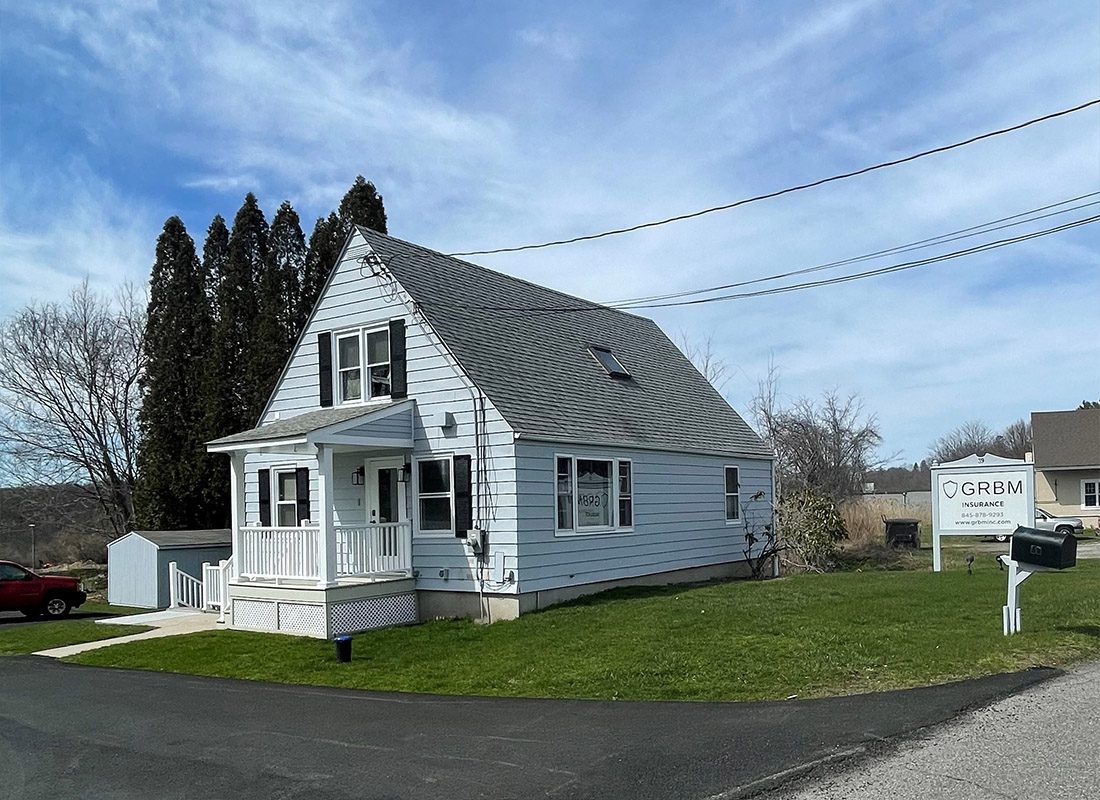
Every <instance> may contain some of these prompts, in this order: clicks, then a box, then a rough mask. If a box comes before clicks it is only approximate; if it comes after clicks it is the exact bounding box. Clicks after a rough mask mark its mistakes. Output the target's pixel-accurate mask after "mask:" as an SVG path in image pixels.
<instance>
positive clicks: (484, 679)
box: [71, 559, 1100, 700]
mask: <svg viewBox="0 0 1100 800" xmlns="http://www.w3.org/2000/svg"><path fill="white" fill-rule="evenodd" d="M990 560H991V559H990ZM1098 589H1100V562H1091V563H1083V564H1082V565H1081V566H1079V567H1077V568H1076V569H1074V570H1070V571H1067V572H1064V573H1051V574H1044V575H1040V576H1037V577H1034V578H1032V579H1031V580H1030V581H1029V582H1028V583H1027V584H1025V586H1024V588H1023V604H1022V606H1023V623H1024V633H1022V634H1019V635H1017V636H1013V637H1011V638H1006V637H1004V636H1002V634H1001V614H1000V611H1001V605H1002V604H1003V602H1004V593H1005V573H1003V572H1000V571H998V570H997V568H996V566H995V565H993V564H992V563H990V564H986V563H985V562H984V561H983V562H979V563H978V565H977V568H976V570H975V574H974V575H973V576H968V575H967V574H966V572H965V570H963V571H953V572H945V573H941V574H938V575H934V574H931V573H930V572H927V571H920V572H917V571H911V572H891V571H882V570H874V571H869V572H856V571H851V572H842V573H832V574H827V575H799V576H794V577H790V578H783V579H780V580H775V581H768V582H749V581H740V582H733V583H724V584H713V585H707V586H700V587H694V588H684V587H663V588H659V589H652V588H650V589H623V590H615V591H612V592H608V593H605V594H603V595H598V596H596V597H593V598H589V599H586V600H581V601H577V602H575V603H572V604H569V605H565V606H559V607H556V608H552V609H549V610H547V611H544V612H541V613H537V614H531V615H527V616H524V617H522V618H520V619H518V620H514V621H511V622H500V623H496V624H494V625H490V626H484V625H475V624H473V623H469V622H456V621H448V622H432V623H428V624H424V625H418V626H413V627H408V628H391V629H386V630H379V631H373V632H369V633H365V634H360V635H358V636H356V637H354V657H353V660H352V662H351V663H350V664H340V663H338V662H336V660H335V658H334V655H333V647H332V644H331V643H330V642H324V641H318V640H312V639H302V638H295V637H289V636H282V635H277V634H259V633H245V632H240V631H211V632H204V633H198V634H192V635H189V636H180V637H173V638H168V639H160V640H155V641H149V642H134V643H126V644H120V645H117V646H114V647H108V648H104V649H101V650H97V651H93V652H89V653H85V654H82V655H79V656H76V657H74V658H73V659H71V660H72V661H75V662H77V663H81V664H95V665H99V666H114V667H129V668H139V669H150V670H162V671H172V672H184V673H190V674H197V675H212V676H222V677H232V678H245V679H252V680H265V681H278V682H284V683H297V684H317V685H325V686H337V687H349V688H356V689H377V690H393V691H410V692H431V693H439V694H477V695H507V696H536V697H576V698H604V699H615V698H617V699H638V700H641V699H668V700H672V699H676V700H757V699H774V698H784V697H788V696H790V695H799V696H802V697H807V696H822V695H834V694H846V693H855V692H863V691H872V690H880V689H892V688H902V687H909V686H917V685H925V684H930V683H938V682H944V681H949V680H953V679H958V678H967V677H975V676H979V675H986V674H991V673H996V672H1003V671H1010V670H1016V669H1022V668H1026V667H1029V666H1033V665H1052V666H1061V665H1067V664H1071V663H1073V662H1075V661H1078V660H1082V659H1085V658H1089V657H1094V656H1096V655H1097V654H1100V591H1098Z"/></svg>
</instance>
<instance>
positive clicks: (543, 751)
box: [0, 657, 1054, 800]
mask: <svg viewBox="0 0 1100 800" xmlns="http://www.w3.org/2000/svg"><path fill="white" fill-rule="evenodd" d="M1052 674H1054V673H1052V672H1051V671H1049V670H1035V671H1031V672H1027V673H1019V674H1016V675H1005V676H996V677H992V678H986V679H981V680H978V681H967V682H963V683H957V684H950V685H947V686H941V687H930V688H926V689H917V690H913V691H909V692H890V693H884V694H879V695H863V696H857V697H845V698H831V699H826V700H807V701H791V702H780V703H725V704H722V703H614V702H590V701H552V700H518V699H489V698H455V697H450V698H448V697H431V696H420V695H400V694H381V693H368V692H354V691H342V690H335V689H316V688H302V687H290V686H277V685H270V684H261V683H249V682H243V681H229V680H216V679H208V678H194V677H187V676H181V675H166V674H158V673H148V672H128V671H122V670H106V669H95V668H90V667H78V666H73V665H67V664H62V663H58V662H55V661H50V660H46V659H42V658H36V657H19V658H0V776H3V778H2V782H3V790H4V791H7V792H10V796H11V797H18V798H20V800H36V799H37V798H49V799H50V800H54V799H55V798H58V797H80V798H86V799H87V800H95V799H96V798H112V800H128V799H129V798H134V799H135V800H136V799H137V798H141V800H148V798H158V800H159V799H161V798H164V799H166V800H173V799H174V798H181V800H182V799H183V798H186V800H194V798H196V797H202V798H215V799H216V798H230V799H231V800H252V798H257V799H258V798H264V800H268V798H317V800H327V799H331V800H335V799H336V798H357V799H358V800H362V799H363V798H372V799H373V798H377V799H379V800H381V799H382V798H387V799H391V798H409V800H436V799H437V798H438V799H439V800H443V798H446V799H447V800H453V799H454V798H475V797H477V798H533V797H556V798H557V797H562V798H624V797H629V798H637V799H638V800H646V799H647V798H653V799H654V800H656V799H657V798H660V800H670V799H671V798H713V797H716V796H723V797H737V796H740V795H742V794H744V793H745V792H746V791H750V790H753V789H755V788H759V787H760V786H761V785H762V784H761V783H760V782H761V781H764V782H766V781H767V780H768V779H769V778H770V776H774V775H776V774H778V773H783V772H784V771H787V770H791V769H796V768H799V767H800V766H802V765H806V764H807V763H811V762H815V761H818V760H820V759H825V758H829V757H832V756H835V755H836V754H838V753H842V752H845V751H848V750H850V749H851V748H855V747H860V746H864V745H866V744H867V743H868V742H875V741H879V740H882V739H884V738H887V737H893V736H898V735H903V734H907V733H911V732H913V731H914V730H916V729H918V728H921V727H923V726H927V725H931V724H934V723H938V722H941V721H943V720H945V719H949V718H951V717H953V716H955V715H956V714H957V713H959V712H960V711H961V710H963V709H965V708H967V707H971V706H973V705H974V704H984V703H986V702H988V701H990V700H991V699H993V698H995V697H998V696H1003V695H1004V694H1005V693H1008V692H1013V691H1017V690H1019V689H1021V688H1023V687H1025V686H1029V685H1033V684H1034V683H1036V682H1039V681H1041V680H1043V679H1045V678H1048V677H1050V676H1051V675H1052Z"/></svg>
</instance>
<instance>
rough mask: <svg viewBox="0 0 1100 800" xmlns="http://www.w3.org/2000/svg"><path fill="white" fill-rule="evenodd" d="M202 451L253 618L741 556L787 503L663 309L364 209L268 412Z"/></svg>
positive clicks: (513, 600) (757, 447)
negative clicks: (571, 290) (584, 291)
mask: <svg viewBox="0 0 1100 800" xmlns="http://www.w3.org/2000/svg"><path fill="white" fill-rule="evenodd" d="M531 309H537V310H534V311H532V310H531ZM209 449H210V451H212V452H224V453H228V454H229V455H230V456H231V476H232V478H231V480H232V503H233V508H232V519H233V526H232V530H233V553H234V557H233V561H232V565H231V577H230V582H231V583H230V587H229V594H230V597H231V600H232V624H233V625H234V626H235V627H243V628H252V629H262V630H281V631H287V632H294V633H300V634H307V635H314V636H332V635H335V634H339V633H343V632H350V631H354V630H362V629H365V628H370V627H377V626H379V625H385V624H395V623H401V622H412V621H416V620H418V619H431V618H434V617H439V616H466V617H475V618H482V619H487V620H490V621H492V620H498V619H505V618H512V617H515V616H517V615H519V614H521V613H525V612H528V611H532V610H535V609H538V608H542V607H545V606H547V605H550V604H552V603H557V602H561V601H562V600H566V599H569V598H572V597H576V596H579V595H582V594H585V593H590V592H595V591H599V590H602V589H604V588H608V587H611V586H615V585H619V584H624V583H639V582H646V583H662V582H673V581H686V580H699V579H706V578H711V577H720V576H732V575H742V574H747V572H748V570H747V564H746V563H745V562H746V544H745V532H746V528H747V527H751V529H753V530H754V532H755V533H756V534H757V535H759V534H760V533H761V532H762V530H763V527H764V526H765V525H768V524H770V522H771V517H772V514H771V506H772V497H773V491H774V487H773V472H772V454H771V452H770V451H769V449H768V448H767V447H766V446H765V445H764V444H763V443H762V442H761V440H760V439H759V437H758V436H757V435H756V434H755V433H754V432H753V431H752V430H751V429H750V428H749V426H748V425H747V424H746V423H745V422H744V420H743V419H742V418H741V417H740V416H738V414H737V413H736V412H735V411H734V410H733V409H732V408H730V406H729V404H728V403H726V401H725V400H724V399H723V398H722V396H721V395H720V394H719V393H718V392H717V391H716V390H715V389H714V387H712V386H711V385H710V383H709V382H708V381H707V380H706V379H705V378H704V377H703V376H702V375H700V373H699V372H698V370H696V369H695V367H693V366H692V364H691V363H690V362H689V361H688V359H687V358H685V357H684V355H683V354H682V353H681V352H680V351H679V350H677V348H676V346H675V345H673V343H672V342H671V341H669V339H668V337H667V336H665V334H664V333H663V332H662V331H661V330H660V328H658V327H657V325H656V324H655V323H653V322H651V321H650V320H648V319H644V318H642V317H637V316H634V315H631V314H626V313H623V312H619V311H613V310H610V309H607V308H604V307H601V306H596V305H594V304H592V303H589V302H587V301H584V300H579V299H577V298H575V297H571V296H568V295H565V294H562V293H560V292H556V291H553V290H550V289H546V288H543V287H541V286H536V285H534V284H531V283H528V282H526V281H523V280H519V279H517V278H512V277H509V276H507V275H503V274H500V273H497V272H494V271H491V270H488V269H484V268H482V267H478V266H475V265H472V264H469V263H466V262H463V261H459V260H457V259H454V258H450V257H447V256H444V255H441V254H439V253H436V252H434V251H431V250H428V249H425V248H423V247H418V246H416V245H412V244H409V243H407V242H402V241H400V240H397V239H393V238H390V237H388V236H384V235H382V234H378V233H375V232H373V231H370V230H365V229H361V228H360V229H357V230H355V231H353V232H352V234H351V236H350V237H349V240H348V242H347V243H346V245H345V248H344V251H343V253H342V255H341V258H340V259H339V261H338V263H337V265H336V267H335V268H334V269H333V271H332V274H331V276H330V278H329V281H328V283H327V285H326V287H325V289H324V291H323V293H322V295H321V297H320V299H319V300H318V302H317V305H316V307H315V308H314V310H313V313H312V315H311V317H310V319H309V321H308V323H307V324H306V327H305V329H304V331H303V333H302V336H301V338H300V340H299V342H298V343H297V346H296V347H295V349H294V352H293V354H292V355H291V357H290V359H289V361H288V363H287V365H286V367H285V369H284V371H283V374H282V376H281V377H280V378H279V381H278V384H277V385H276V388H275V390H274V392H273V394H272V397H271V399H270V401H269V402H268V406H267V408H266V409H265V410H264V412H263V416H262V419H261V420H260V425H259V427H257V428H255V429H254V430H250V431H244V432H242V433H238V434H235V435H232V436H227V437H224V438H222V439H218V440H216V441H214V442H211V443H210V444H209Z"/></svg>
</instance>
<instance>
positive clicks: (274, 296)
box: [249, 202, 306, 415]
mask: <svg viewBox="0 0 1100 800" xmlns="http://www.w3.org/2000/svg"><path fill="white" fill-rule="evenodd" d="M269 243H270V247H269V250H268V260H267V264H266V266H265V268H264V272H263V275H262V276H261V278H260V283H259V286H258V287H257V290H258V294H257V301H256V305H257V316H256V325H255V327H254V330H253V336H252V351H251V361H250V362H249V370H250V379H249V380H250V384H251V387H252V388H253V389H254V390H255V396H254V402H255V403H256V413H257V415H258V414H259V413H260V411H261V410H262V408H263V405H264V404H265V403H266V402H267V399H268V397H270V395H271V390H272V389H274V388H275V382H276V381H277V380H278V378H279V374H280V373H281V372H282V369H283V365H284V364H286V361H287V358H288V357H289V356H290V351H291V348H293V347H294V342H295V341H296V339H297V334H298V303H299V294H300V291H299V286H300V282H301V273H302V270H303V268H304V266H305V257H306V252H305V251H306V243H305V237H304V236H303V235H302V228H301V226H300V225H299V223H298V214H297V213H295V211H294V209H293V207H291V205H290V203H287V202H284V203H283V204H282V205H281V206H280V207H279V211H278V213H277V214H276V215H275V219H274V220H273V222H272V224H271V235H270V242H269Z"/></svg>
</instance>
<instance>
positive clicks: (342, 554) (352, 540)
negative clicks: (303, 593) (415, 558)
mask: <svg viewBox="0 0 1100 800" xmlns="http://www.w3.org/2000/svg"><path fill="white" fill-rule="evenodd" d="M377 573H405V574H412V526H411V525H409V524H408V523H407V522H390V523H382V524H377V525H355V526H344V525H341V526H338V527H337V528H336V574H337V575H372V574H377Z"/></svg>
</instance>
